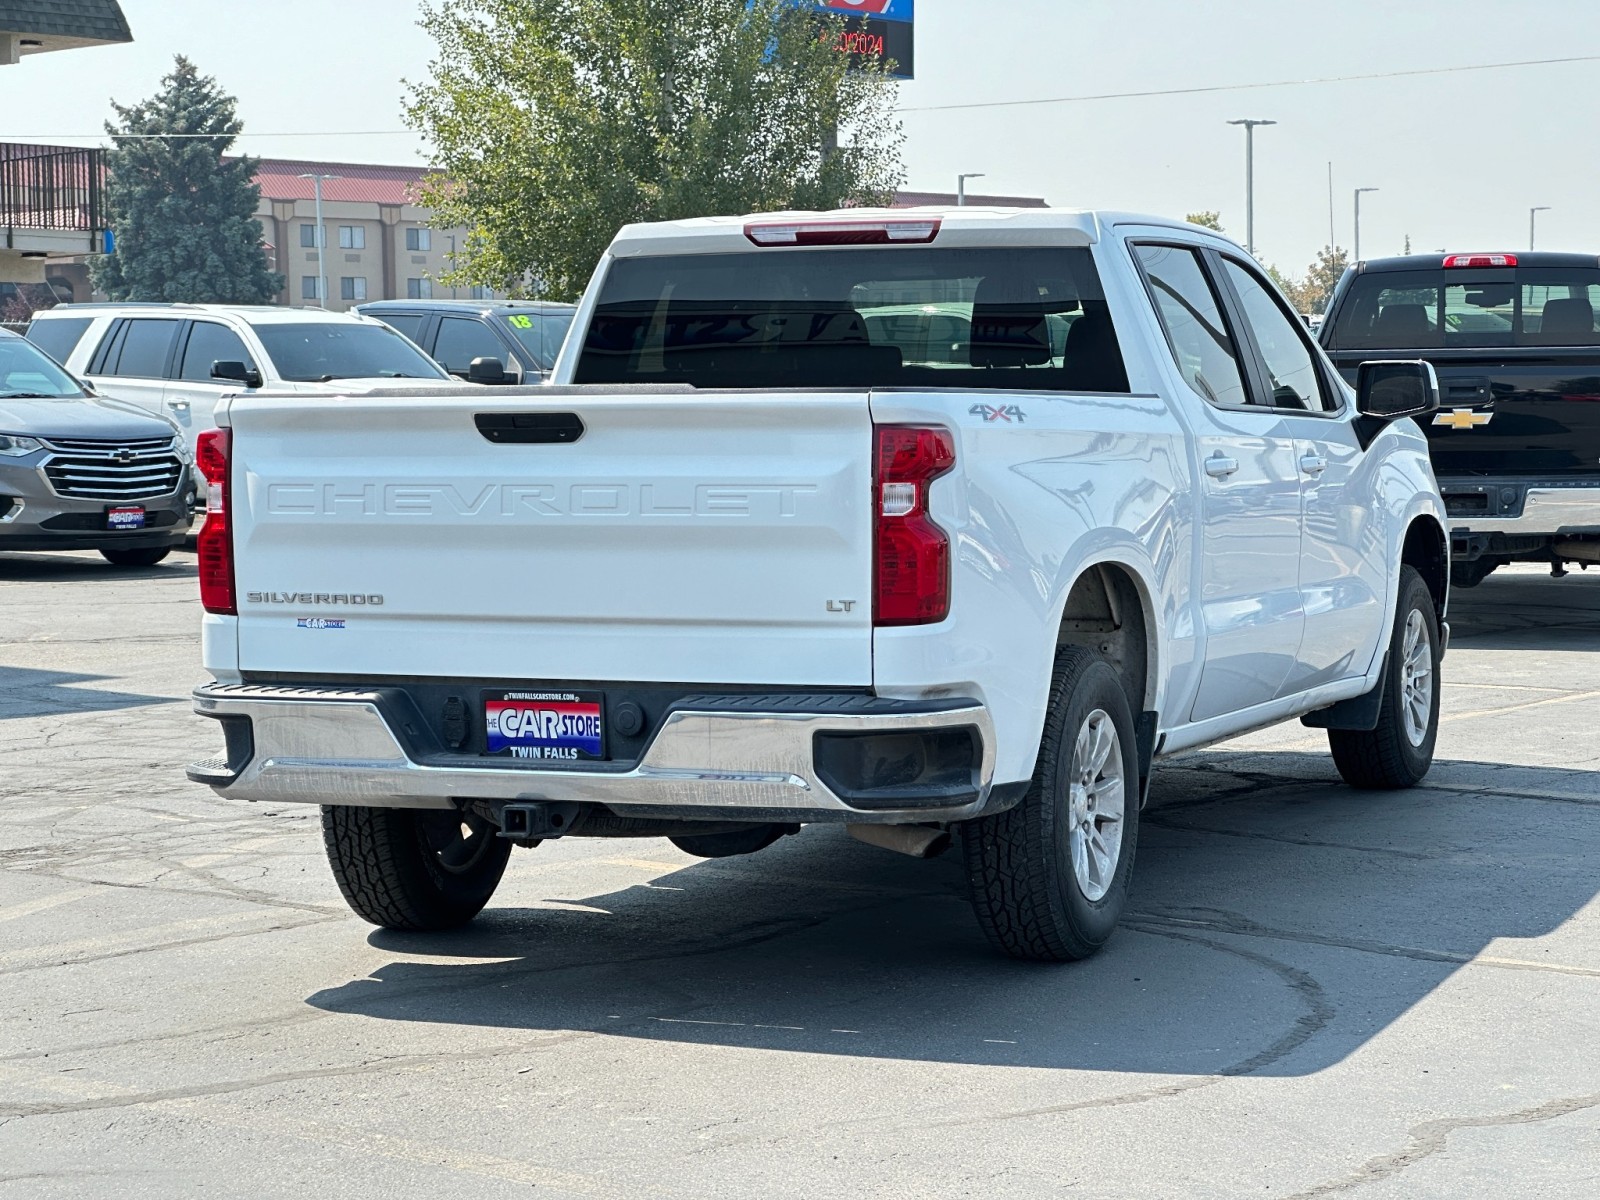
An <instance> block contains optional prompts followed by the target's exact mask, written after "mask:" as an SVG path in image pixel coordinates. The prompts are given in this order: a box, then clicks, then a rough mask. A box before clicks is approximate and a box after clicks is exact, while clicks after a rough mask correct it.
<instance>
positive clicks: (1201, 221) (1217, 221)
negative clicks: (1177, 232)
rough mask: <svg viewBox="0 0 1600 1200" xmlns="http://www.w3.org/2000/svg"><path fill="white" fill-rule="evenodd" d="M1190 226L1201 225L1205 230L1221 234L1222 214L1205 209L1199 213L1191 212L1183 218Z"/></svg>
mask: <svg viewBox="0 0 1600 1200" xmlns="http://www.w3.org/2000/svg"><path fill="white" fill-rule="evenodd" d="M1184 220H1185V221H1187V222H1189V224H1191V225H1203V226H1205V227H1206V228H1207V229H1215V230H1216V231H1217V232H1218V233H1221V232H1222V214H1221V213H1220V212H1217V211H1216V210H1215V209H1209V208H1208V209H1205V210H1203V211H1201V212H1192V213H1190V214H1189V215H1188V216H1186V217H1185V218H1184Z"/></svg>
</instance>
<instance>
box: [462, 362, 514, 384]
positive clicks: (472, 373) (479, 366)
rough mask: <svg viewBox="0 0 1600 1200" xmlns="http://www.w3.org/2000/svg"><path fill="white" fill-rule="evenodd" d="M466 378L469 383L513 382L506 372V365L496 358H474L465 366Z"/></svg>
mask: <svg viewBox="0 0 1600 1200" xmlns="http://www.w3.org/2000/svg"><path fill="white" fill-rule="evenodd" d="M467 380H468V382H470V383H488V384H497V383H513V382H515V381H514V380H513V379H512V378H511V376H509V375H507V374H506V365H505V363H503V362H501V361H500V360H499V359H498V358H475V359H473V360H472V365H471V366H470V367H468V368H467Z"/></svg>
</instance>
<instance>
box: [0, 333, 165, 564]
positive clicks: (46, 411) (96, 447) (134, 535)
mask: <svg viewBox="0 0 1600 1200" xmlns="http://www.w3.org/2000/svg"><path fill="white" fill-rule="evenodd" d="M191 491H192V486H191V484H190V473H189V454H188V451H187V449H186V448H185V446H184V443H183V438H182V437H181V436H180V435H179V432H178V429H177V427H176V426H175V425H174V424H173V423H172V422H171V421H168V420H165V419H163V418H161V417H156V416H152V415H151V414H149V413H147V412H144V411H142V410H141V409H140V408H138V407H137V406H136V405H133V404H129V403H127V402H125V401H119V400H111V399H107V398H106V397H103V396H98V395H95V394H94V393H93V392H91V391H90V390H89V389H87V388H85V387H84V386H83V385H82V384H80V383H79V382H78V381H77V380H76V379H74V378H73V377H72V376H71V375H69V374H68V373H67V372H66V371H64V370H62V369H61V367H60V366H58V365H57V364H56V363H55V362H53V361H52V360H51V359H50V358H49V356H48V355H46V354H45V353H44V352H43V351H41V350H40V349H39V348H38V347H36V346H34V345H33V344H32V343H30V342H28V341H27V340H26V339H24V338H21V337H19V336H17V335H16V334H14V333H9V332H7V331H5V330H0V550H98V551H100V553H101V554H102V555H104V556H105V557H106V559H107V560H108V561H109V562H112V563H115V564H116V565H118V566H124V567H148V566H154V565H155V564H156V563H158V562H160V561H161V560H162V559H163V558H165V557H166V556H167V554H168V553H169V552H170V551H171V550H172V548H173V547H174V546H177V545H179V544H181V543H182V542H183V539H184V538H185V537H186V536H188V533H189V520H190V500H191V494H190V493H191Z"/></svg>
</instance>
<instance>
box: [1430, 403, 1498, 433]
mask: <svg viewBox="0 0 1600 1200" xmlns="http://www.w3.org/2000/svg"><path fill="white" fill-rule="evenodd" d="M1492 420H1494V414H1493V413H1492V412H1484V413H1481V412H1473V411H1472V410H1471V409H1470V408H1453V409H1451V410H1450V411H1449V412H1447V413H1439V414H1437V415H1436V416H1435V417H1434V418H1433V423H1434V424H1435V425H1444V426H1447V427H1448V428H1450V429H1476V428H1477V427H1478V426H1479V425H1487V424H1488V423H1489V422H1490V421H1492Z"/></svg>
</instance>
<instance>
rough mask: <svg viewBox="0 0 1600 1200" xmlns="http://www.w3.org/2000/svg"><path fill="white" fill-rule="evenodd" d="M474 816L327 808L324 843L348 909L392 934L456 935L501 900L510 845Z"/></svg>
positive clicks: (396, 809)
mask: <svg viewBox="0 0 1600 1200" xmlns="http://www.w3.org/2000/svg"><path fill="white" fill-rule="evenodd" d="M498 832H499V831H498V830H497V829H496V828H495V826H494V825H492V824H491V823H490V822H488V821H485V820H484V819H483V818H481V817H478V816H474V815H463V814H460V813H454V812H433V811H426V810H421V809H409V808H356V807H347V806H342V805H324V806H323V808H322V843H323V846H324V848H325V849H326V850H327V853H328V865H329V866H330V867H332V868H333V877H334V879H335V880H337V881H338V884H339V890H340V891H341V892H343V893H344V898H345V903H347V904H349V905H350V908H351V910H352V911H354V912H355V914H356V915H357V916H358V917H360V918H361V919H362V920H364V921H370V922H372V924H374V925H381V926H383V927H384V928H385V929H404V930H413V931H422V930H439V929H453V928H455V927H456V926H458V925H465V924H466V923H467V922H468V921H470V920H472V918H473V917H475V916H477V915H478V913H479V912H480V911H481V910H482V909H483V906H484V905H485V904H487V903H488V902H489V897H491V896H493V895H494V890H495V888H496V887H497V886H499V883H500V877H501V876H502V875H503V874H505V869H506V860H507V859H508V858H509V857H510V855H511V843H510V842H508V841H506V840H505V839H504V838H502V837H499V836H497V835H498Z"/></svg>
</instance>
